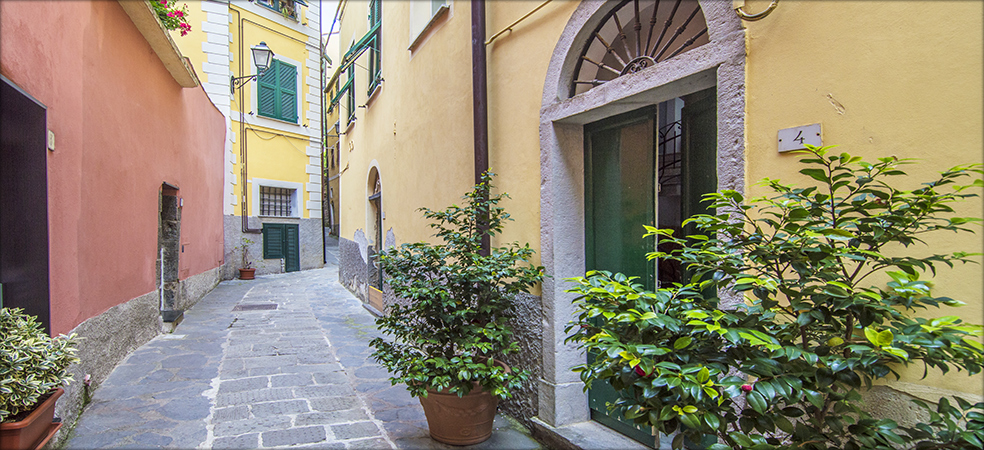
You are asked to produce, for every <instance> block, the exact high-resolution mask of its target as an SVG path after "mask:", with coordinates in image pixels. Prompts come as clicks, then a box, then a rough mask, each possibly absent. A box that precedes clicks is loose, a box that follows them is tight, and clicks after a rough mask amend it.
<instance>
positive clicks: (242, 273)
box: [239, 268, 256, 280]
mask: <svg viewBox="0 0 984 450" xmlns="http://www.w3.org/2000/svg"><path fill="white" fill-rule="evenodd" d="M255 278H256V269H255V268H252V269H239V279H240V280H252V279H255Z"/></svg>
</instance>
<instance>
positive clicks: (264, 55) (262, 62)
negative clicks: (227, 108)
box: [229, 41, 273, 94]
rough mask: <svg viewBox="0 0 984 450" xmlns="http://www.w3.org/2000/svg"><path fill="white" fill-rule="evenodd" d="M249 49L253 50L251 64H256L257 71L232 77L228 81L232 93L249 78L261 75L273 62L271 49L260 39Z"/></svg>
mask: <svg viewBox="0 0 984 450" xmlns="http://www.w3.org/2000/svg"><path fill="white" fill-rule="evenodd" d="M249 50H250V51H251V52H253V64H255V65H256V71H257V73H255V74H253V75H245V76H241V77H235V76H234V77H232V80H231V81H230V83H229V87H230V90H231V91H232V93H233V94H235V93H236V89H238V88H241V87H243V85H245V84H246V83H248V82H249V80H252V79H254V78H256V77H257V76H259V75H263V72H266V71H267V69H269V68H270V63H272V62H273V50H270V47H267V45H266V42H263V41H260V44H259V45H255V46H253V47H250V48H249Z"/></svg>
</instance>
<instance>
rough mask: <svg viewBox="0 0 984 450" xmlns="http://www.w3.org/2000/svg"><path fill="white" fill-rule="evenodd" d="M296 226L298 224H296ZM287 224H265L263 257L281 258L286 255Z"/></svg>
mask: <svg viewBox="0 0 984 450" xmlns="http://www.w3.org/2000/svg"><path fill="white" fill-rule="evenodd" d="M294 226H295V227H296V226H297V225H294ZM285 228H286V224H282V223H265V224H263V259H280V258H283V257H284V234H285Z"/></svg>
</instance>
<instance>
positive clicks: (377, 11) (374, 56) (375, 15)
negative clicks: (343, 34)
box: [368, 0, 383, 95]
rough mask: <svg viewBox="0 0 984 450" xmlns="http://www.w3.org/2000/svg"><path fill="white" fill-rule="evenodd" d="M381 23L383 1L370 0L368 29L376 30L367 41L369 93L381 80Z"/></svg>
mask: <svg viewBox="0 0 984 450" xmlns="http://www.w3.org/2000/svg"><path fill="white" fill-rule="evenodd" d="M382 22H383V0H370V2H369V29H370V30H372V29H373V28H375V29H376V33H375V34H374V35H373V37H372V39H371V40H370V41H369V92H368V95H372V93H373V91H375V90H376V88H377V87H379V83H380V82H381V81H382V79H383V67H382V66H383V57H382V48H383V42H382V36H381V35H382V30H383V27H382Z"/></svg>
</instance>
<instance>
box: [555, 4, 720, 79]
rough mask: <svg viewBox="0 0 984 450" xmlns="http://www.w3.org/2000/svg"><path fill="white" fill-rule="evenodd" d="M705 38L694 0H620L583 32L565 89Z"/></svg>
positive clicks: (642, 65)
mask: <svg viewBox="0 0 984 450" xmlns="http://www.w3.org/2000/svg"><path fill="white" fill-rule="evenodd" d="M707 42H709V40H708V37H707V23H706V22H705V20H704V13H703V12H702V11H701V9H700V5H699V4H697V1H696V0H663V1H660V0H623V1H622V2H621V3H619V4H618V5H617V6H615V8H613V9H612V10H611V12H609V13H608V14H607V15H606V16H605V17H604V18H603V19H602V20H601V24H600V25H598V28H596V29H595V30H594V32H593V33H592V34H591V36H590V37H589V38H588V41H587V43H586V44H585V46H584V50H583V51H582V52H581V55H580V57H579V58H578V61H577V65H576V66H575V69H574V75H575V76H574V80H573V82H572V83H571V90H570V95H571V96H572V97H573V96H575V95H577V94H580V93H583V92H586V91H588V90H590V89H592V88H594V87H595V86H600V85H602V84H604V83H606V82H608V81H611V80H614V79H615V78H618V77H620V76H622V75H626V74H629V73H634V72H638V71H640V70H643V69H646V68H648V67H651V66H654V65H656V64H657V63H660V62H663V61H665V60H667V59H670V58H673V57H674V56H677V55H679V54H681V53H683V52H686V51H688V50H691V49H694V48H696V47H699V46H701V45H704V44H706V43H707Z"/></svg>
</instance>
